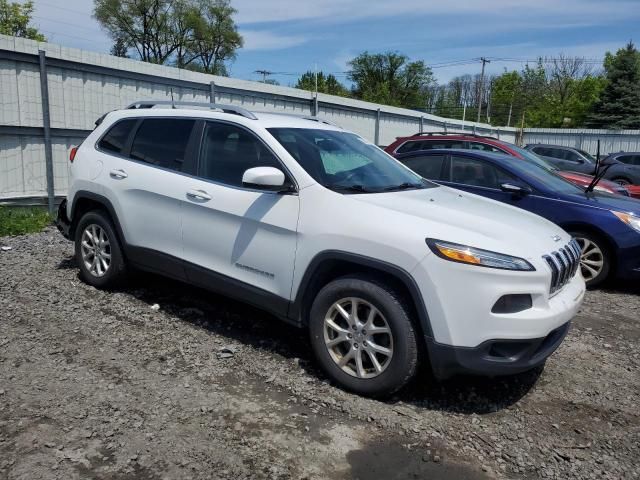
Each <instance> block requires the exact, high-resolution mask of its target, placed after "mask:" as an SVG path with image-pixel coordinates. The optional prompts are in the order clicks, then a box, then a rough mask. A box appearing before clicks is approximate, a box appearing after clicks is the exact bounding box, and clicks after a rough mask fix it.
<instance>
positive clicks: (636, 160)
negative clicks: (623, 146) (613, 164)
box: [617, 155, 640, 166]
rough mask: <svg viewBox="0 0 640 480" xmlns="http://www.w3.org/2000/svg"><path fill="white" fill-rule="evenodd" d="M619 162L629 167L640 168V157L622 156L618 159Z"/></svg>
mask: <svg viewBox="0 0 640 480" xmlns="http://www.w3.org/2000/svg"><path fill="white" fill-rule="evenodd" d="M617 160H619V161H621V162H622V163H626V164H627V165H636V166H640V155H622V156H620V157H618V158H617Z"/></svg>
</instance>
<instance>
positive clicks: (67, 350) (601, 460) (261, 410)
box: [0, 229, 640, 480]
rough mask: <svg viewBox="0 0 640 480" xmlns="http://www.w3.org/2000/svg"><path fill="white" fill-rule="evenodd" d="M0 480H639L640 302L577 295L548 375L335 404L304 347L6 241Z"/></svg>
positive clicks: (422, 387)
mask: <svg viewBox="0 0 640 480" xmlns="http://www.w3.org/2000/svg"><path fill="white" fill-rule="evenodd" d="M0 246H4V247H10V248H1V249H0V479H12V480H13V479H25V480H36V479H54V478H55V479H57V478H59V479H76V478H94V479H165V478H166V479H174V478H179V479H183V478H184V479H187V478H191V479H211V478H213V479H217V478H219V479H243V478H246V479H249V478H251V479H254V478H256V479H305V478H306V479H336V480H338V479H349V478H359V479H361V480H364V479H395V478H398V479H400V478H402V479H404V478H425V479H445V478H447V479H448V478H466V479H486V478H559V479H566V478H576V479H578V478H579V479H584V478H607V479H615V478H640V349H639V348H638V347H639V345H640V286H638V287H636V288H635V289H634V288H631V287H625V286H624V285H619V286H617V287H615V288H610V289H607V290H601V291H593V292H589V293H588V294H587V299H586V301H585V304H584V307H583V309H582V312H581V313H580V314H579V316H578V317H577V318H576V319H575V321H574V325H573V328H572V330H571V331H570V333H569V335H568V337H567V339H566V341H565V342H564V343H563V345H562V346H561V347H560V349H559V350H558V352H556V354H554V355H553V356H552V357H551V358H550V359H549V361H548V362H547V365H546V367H545V369H544V371H535V372H529V373H527V374H523V375H518V376H516V377H510V378H502V379H489V378H471V377H461V378H456V379H453V380H449V381H446V382H436V381H434V380H433V379H431V378H430V376H429V374H428V373H427V372H422V373H421V374H420V375H419V377H418V378H417V380H416V381H415V382H414V383H413V384H412V385H411V386H410V387H409V388H407V389H405V390H404V391H402V392H401V393H399V394H398V395H397V396H396V397H395V398H392V399H390V400H388V401H384V402H382V401H376V400H370V399H366V398H361V397H358V396H355V395H352V394H348V393H345V392H343V391H341V390H340V389H338V388H336V387H335V386H333V385H331V384H330V382H328V381H327V379H326V378H325V377H324V376H323V374H322V373H321V372H320V371H319V370H318V369H317V367H316V365H315V364H314V361H313V358H312V356H311V352H310V348H309V345H308V342H307V339H306V336H305V335H304V333H303V332H299V331H296V330H295V329H293V328H291V327H289V326H287V325H285V324H282V323H280V322H278V321H277V320H275V319H273V318H271V317H270V316H268V315H267V314H265V313H263V312H261V311H258V310H254V309H252V308H250V307H248V306H246V305H243V304H241V303H237V302H233V301H230V300H228V299H225V298H222V297H219V296H215V295H212V294H210V293H208V292H205V291H202V290H198V289H194V288H192V287H189V286H186V285H183V284H180V283H177V282H173V281H170V280H166V279H164V278H161V277H156V276H152V275H146V274H139V275H136V276H135V277H134V279H133V280H132V281H131V282H130V285H129V286H128V287H126V288H124V289H122V290H120V291H117V292H105V291H99V290H96V289H94V288H91V287H89V286H87V285H85V284H83V283H82V282H80V281H79V279H78V270H77V268H76V266H75V262H74V260H73V258H72V245H71V244H70V243H68V242H66V241H65V240H64V239H62V238H61V237H60V235H59V234H58V233H57V232H56V231H54V230H53V229H48V230H46V231H45V232H43V233H41V234H35V235H28V236H21V237H9V238H1V239H0Z"/></svg>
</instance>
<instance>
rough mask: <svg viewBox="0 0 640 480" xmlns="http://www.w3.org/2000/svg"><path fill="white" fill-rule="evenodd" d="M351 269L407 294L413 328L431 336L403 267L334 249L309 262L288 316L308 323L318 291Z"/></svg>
mask: <svg viewBox="0 0 640 480" xmlns="http://www.w3.org/2000/svg"><path fill="white" fill-rule="evenodd" d="M354 273H356V274H357V273H360V274H368V275H371V276H372V277H373V278H374V279H376V280H378V281H380V282H384V283H386V284H390V286H391V287H392V288H393V289H394V290H395V291H397V292H398V293H399V294H401V295H403V296H404V297H405V298H406V300H407V302H408V304H409V306H410V307H411V308H412V311H411V312H410V314H411V316H412V317H413V318H416V319H417V324H416V328H417V329H418V331H419V333H420V334H421V335H422V338H423V339H424V338H425V336H426V337H429V338H433V332H432V329H431V322H430V320H429V315H428V313H427V309H426V306H425V304H424V301H423V299H422V295H421V294H420V290H419V288H418V285H417V284H416V282H415V280H414V279H413V277H412V276H411V275H410V274H409V273H408V272H407V271H406V270H404V269H402V268H400V267H397V266H396V265H393V264H390V263H387V262H384V261H382V260H378V259H375V258H371V257H366V256H363V255H358V254H354V253H349V252H342V251H337V250H329V251H324V252H321V253H319V254H317V255H316V256H315V257H314V258H313V260H312V261H311V262H310V263H309V266H308V267H307V269H306V270H305V273H304V275H303V276H302V280H301V281H300V285H299V287H298V290H297V292H296V294H295V298H294V300H293V301H292V302H291V304H290V306H289V313H288V316H289V318H291V319H292V320H294V321H295V322H296V323H298V324H299V325H301V326H306V325H308V323H309V312H310V310H311V304H312V303H313V299H314V298H315V295H316V294H317V292H318V291H319V290H320V289H321V288H322V287H324V286H325V285H327V284H328V283H329V282H331V281H332V280H335V279H336V278H340V277H343V276H345V275H349V274H354Z"/></svg>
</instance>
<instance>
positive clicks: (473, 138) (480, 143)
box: [385, 132, 640, 196]
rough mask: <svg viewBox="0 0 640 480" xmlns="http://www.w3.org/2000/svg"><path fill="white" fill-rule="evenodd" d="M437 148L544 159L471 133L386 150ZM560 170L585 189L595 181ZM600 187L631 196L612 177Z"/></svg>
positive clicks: (425, 136) (403, 142)
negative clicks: (611, 180)
mask: <svg viewBox="0 0 640 480" xmlns="http://www.w3.org/2000/svg"><path fill="white" fill-rule="evenodd" d="M433 148H458V149H465V150H467V149H468V150H479V151H483V152H496V153H504V154H506V155H509V156H511V157H514V158H519V159H520V160H530V161H532V162H535V163H540V158H541V157H539V156H538V155H536V154H535V153H533V152H531V151H530V150H525V149H524V148H521V147H518V146H517V145H514V144H512V143H509V142H505V141H503V140H500V139H497V138H493V137H487V136H483V135H475V134H470V133H446V132H444V133H442V132H439V133H438V132H436V133H431V132H429V133H425V132H420V133H417V134H415V135H412V136H410V137H398V138H397V139H396V141H395V142H393V143H392V144H391V145H389V146H388V147H386V148H385V151H386V152H387V153H389V154H390V155H393V156H394V157H397V156H398V155H400V154H403V153H408V152H413V151H418V150H429V149H433ZM547 163H548V164H549V166H550V167H551V168H558V167H557V166H556V165H554V164H553V163H549V162H548V161H547ZM594 169H595V165H594ZM558 170H559V171H558V174H559V175H561V176H562V177H564V178H566V179H567V180H569V181H570V182H572V183H574V184H576V185H578V186H580V187H583V188H586V187H587V186H588V185H589V184H590V183H591V182H592V181H593V175H587V174H585V173H580V172H576V171H569V170H566V171H563V170H562V169H559V168H558ZM598 190H600V191H606V192H610V193H617V194H619V195H625V196H629V191H628V190H627V189H626V188H625V187H622V186H620V185H617V184H615V183H613V182H610V181H608V180H602V181H601V182H600V183H599V184H598ZM639 195H640V193H639Z"/></svg>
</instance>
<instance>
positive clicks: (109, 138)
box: [98, 118, 138, 154]
mask: <svg viewBox="0 0 640 480" xmlns="http://www.w3.org/2000/svg"><path fill="white" fill-rule="evenodd" d="M137 121H138V120H137V119H134V118H132V119H129V120H121V121H119V122H117V123H116V124H115V125H113V126H112V127H111V128H110V129H109V131H108V132H107V134H106V135H105V136H104V137H102V140H100V142H99V143H98V148H100V150H104V151H107V152H113V153H118V154H123V153H124V152H123V151H124V148H125V147H126V144H127V140H128V139H129V134H130V133H131V130H133V129H134V127H135V126H136V122H137Z"/></svg>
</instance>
